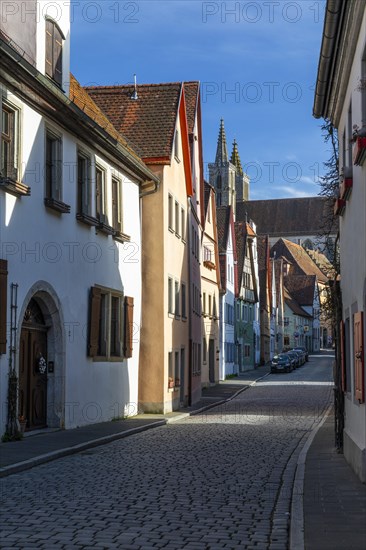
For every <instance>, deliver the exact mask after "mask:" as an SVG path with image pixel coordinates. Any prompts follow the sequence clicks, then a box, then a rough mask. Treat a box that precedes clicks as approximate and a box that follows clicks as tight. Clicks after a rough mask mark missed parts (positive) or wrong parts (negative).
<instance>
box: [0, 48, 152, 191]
mask: <svg viewBox="0 0 366 550" xmlns="http://www.w3.org/2000/svg"><path fill="white" fill-rule="evenodd" d="M0 82H1V83H2V84H4V85H5V86H6V87H8V88H9V89H10V90H12V91H13V92H14V93H15V94H16V95H17V96H19V97H20V98H21V99H22V100H23V101H24V102H25V103H26V104H28V105H29V106H30V107H31V108H33V109H34V110H36V111H37V112H38V113H40V114H41V115H43V116H45V117H47V118H48V119H50V120H52V121H54V122H55V123H56V124H59V125H60V126H61V127H63V128H65V129H66V130H67V131H69V132H70V133H72V134H73V135H76V136H78V137H81V138H82V139H83V140H84V141H85V143H87V144H89V145H90V146H91V147H93V148H94V149H95V150H96V151H98V152H101V153H102V154H103V155H104V156H105V157H106V158H107V159H108V160H110V161H111V162H112V163H113V164H117V165H118V167H119V168H121V169H122V170H123V171H125V172H126V173H127V174H128V175H129V176H131V178H132V179H134V180H137V181H138V182H139V183H140V184H141V183H143V182H146V181H148V182H154V184H155V187H156V190H157V189H158V185H159V178H158V177H157V176H156V175H155V174H154V173H153V172H151V171H150V170H149V169H148V168H147V166H146V165H145V164H144V162H143V161H142V160H141V159H140V158H139V157H138V156H137V155H135V154H133V152H131V151H129V150H128V149H127V148H126V147H124V146H123V145H122V144H121V143H119V142H118V141H117V140H116V139H115V138H114V137H112V136H111V135H110V134H108V132H107V131H106V130H104V129H103V128H102V127H101V126H99V125H98V124H97V123H96V122H95V121H93V120H92V119H91V118H90V117H88V116H87V115H86V114H85V113H84V112H83V111H82V110H81V109H79V107H77V105H75V104H74V103H73V102H72V101H71V100H70V99H69V98H68V97H67V96H66V95H65V94H64V93H63V91H62V90H61V89H60V88H59V87H58V86H57V85H56V84H55V83H54V82H53V81H52V80H51V79H50V78H48V77H47V76H45V75H43V74H42V73H40V72H39V71H38V70H37V69H35V67H34V66H32V65H31V64H30V63H29V62H28V61H26V60H25V59H24V57H22V56H21V55H20V54H19V53H18V52H17V51H16V50H14V49H13V48H12V47H11V46H9V45H8V44H7V43H6V42H5V41H4V40H3V39H2V38H1V37H0Z"/></svg>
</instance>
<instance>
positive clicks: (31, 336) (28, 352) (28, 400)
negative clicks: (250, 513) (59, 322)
mask: <svg viewBox="0 0 366 550" xmlns="http://www.w3.org/2000/svg"><path fill="white" fill-rule="evenodd" d="M19 415H21V416H23V417H24V418H25V419H26V420H27V424H26V429H28V430H34V429H39V428H45V427H46V426H47V326H46V323H45V319H44V316H43V313H42V310H41V308H40V306H39V304H38V303H37V301H36V300H35V299H34V298H32V299H31V300H30V301H29V303H28V306H27V308H26V310H25V313H24V317H23V323H22V328H21V335H20V346H19Z"/></svg>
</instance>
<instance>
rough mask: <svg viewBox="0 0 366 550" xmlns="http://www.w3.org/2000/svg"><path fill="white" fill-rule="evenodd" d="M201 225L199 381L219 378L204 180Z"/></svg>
mask: <svg viewBox="0 0 366 550" xmlns="http://www.w3.org/2000/svg"><path fill="white" fill-rule="evenodd" d="M204 185H205V197H204V212H205V218H204V226H203V234H202V247H201V258H202V265H201V290H202V375H201V376H202V385H203V386H208V385H210V384H214V383H217V382H218V381H219V376H220V373H219V367H220V365H219V361H220V355H219V352H220V332H219V311H220V294H219V291H220V261H219V249H218V237H217V222H216V202H215V191H214V190H213V188H212V187H211V186H210V185H209V184H208V183H206V182H205V184H204Z"/></svg>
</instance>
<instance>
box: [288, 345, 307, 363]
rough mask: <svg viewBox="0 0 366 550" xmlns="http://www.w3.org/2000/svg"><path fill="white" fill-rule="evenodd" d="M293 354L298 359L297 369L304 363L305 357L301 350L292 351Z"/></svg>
mask: <svg viewBox="0 0 366 550" xmlns="http://www.w3.org/2000/svg"><path fill="white" fill-rule="evenodd" d="M291 351H292V352H293V353H296V355H297V356H298V358H299V367H300V366H301V365H303V364H304V363H305V355H304V353H303V351H302V350H301V349H295V348H294V349H292V350H291Z"/></svg>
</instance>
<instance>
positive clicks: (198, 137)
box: [181, 82, 205, 404]
mask: <svg viewBox="0 0 366 550" xmlns="http://www.w3.org/2000/svg"><path fill="white" fill-rule="evenodd" d="M184 92H185V99H186V113H187V125H188V137H189V146H190V155H191V167H192V189H193V193H192V195H191V196H189V197H188V222H187V223H188V228H189V235H190V237H189V243H190V252H189V256H188V264H189V293H190V300H191V303H192V304H193V303H195V304H196V300H197V299H198V300H200V297H201V295H202V289H201V265H202V254H201V252H202V251H201V243H202V231H203V229H202V228H203V226H204V223H205V216H204V208H203V207H202V205H204V180H203V171H204V168H203V152H202V121H201V97H200V85H199V82H185V83H184ZM197 240H198V242H199V249H198V254H197V253H196V252H195V250H196V249H195V246H196V245H195V243H196V242H197ZM195 309H196V308H195ZM189 315H190V317H189V350H190V351H189V388H188V395H187V399H184V400H183V401H181V402H183V403H184V404H186V402H187V401H188V404H192V403H195V402H196V401H197V400H198V399H200V397H201V385H202V371H203V370H204V369H203V361H202V356H203V354H204V350H203V345H204V333H203V327H202V322H201V317H200V316H199V315H197V313H196V311H193V308H191V307H189ZM201 345H202V348H201Z"/></svg>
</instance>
